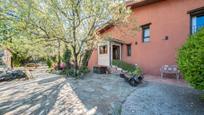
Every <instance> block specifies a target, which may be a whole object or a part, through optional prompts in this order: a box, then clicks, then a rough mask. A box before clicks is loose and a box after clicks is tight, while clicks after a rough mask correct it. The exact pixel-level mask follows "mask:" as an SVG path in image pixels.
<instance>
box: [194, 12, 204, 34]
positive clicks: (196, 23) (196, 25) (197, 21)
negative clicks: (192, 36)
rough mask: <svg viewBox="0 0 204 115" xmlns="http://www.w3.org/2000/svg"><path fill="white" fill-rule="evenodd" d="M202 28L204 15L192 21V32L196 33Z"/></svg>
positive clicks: (195, 17)
mask: <svg viewBox="0 0 204 115" xmlns="http://www.w3.org/2000/svg"><path fill="white" fill-rule="evenodd" d="M202 27H204V14H203V15H199V16H193V17H192V20H191V32H192V33H195V32H197V31H198V30H199V29H200V28H202Z"/></svg>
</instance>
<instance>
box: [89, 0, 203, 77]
mask: <svg viewBox="0 0 204 115" xmlns="http://www.w3.org/2000/svg"><path fill="white" fill-rule="evenodd" d="M203 6H204V0H164V1H160V2H157V3H153V4H150V5H146V6H142V7H138V8H135V9H134V10H133V13H132V15H131V16H130V17H129V18H130V19H131V21H130V24H129V26H128V27H126V26H122V25H121V26H117V27H112V28H111V29H109V30H107V31H105V32H104V33H103V34H102V35H103V36H111V37H113V38H116V39H122V40H124V41H127V42H130V43H131V44H132V45H131V47H132V55H131V56H130V57H128V56H127V48H126V45H123V46H122V60H124V61H126V62H128V63H132V64H138V65H140V66H141V67H142V69H143V71H144V73H147V74H154V75H158V74H159V73H160V72H159V68H160V67H161V66H162V65H164V64H176V54H177V50H178V49H179V48H180V47H181V46H182V44H183V43H184V42H185V40H186V39H187V37H188V36H189V34H190V15H189V14H187V12H188V11H190V10H193V9H196V8H199V7H203ZM135 23H136V25H137V26H141V25H144V24H147V23H151V25H150V39H151V40H150V42H149V43H143V42H142V32H141V30H138V31H136V30H135V32H133V33H132V32H130V31H132V30H130V27H131V26H136V25H135ZM131 33H132V34H131ZM165 36H168V40H164V38H165ZM136 42H137V44H135V43H136ZM94 64H97V52H95V51H94V52H93V54H92V56H91V59H90V62H89V68H92V67H93V65H94Z"/></svg>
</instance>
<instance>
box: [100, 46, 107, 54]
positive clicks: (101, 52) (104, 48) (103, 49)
mask: <svg viewBox="0 0 204 115" xmlns="http://www.w3.org/2000/svg"><path fill="white" fill-rule="evenodd" d="M99 52H100V54H107V53H108V47H107V45H104V46H99Z"/></svg>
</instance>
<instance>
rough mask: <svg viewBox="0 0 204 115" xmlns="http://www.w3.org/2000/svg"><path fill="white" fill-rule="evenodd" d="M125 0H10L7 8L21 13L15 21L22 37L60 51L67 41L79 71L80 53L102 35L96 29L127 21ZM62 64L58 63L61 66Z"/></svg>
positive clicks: (18, 13)
mask: <svg viewBox="0 0 204 115" xmlns="http://www.w3.org/2000/svg"><path fill="white" fill-rule="evenodd" d="M120 1H121V0H113V1H111V0H110V1H109V0H8V1H6V2H3V4H4V6H6V8H3V9H7V11H8V10H11V9H12V11H13V12H14V14H15V15H17V19H18V21H13V22H14V23H13V24H12V25H13V26H15V28H16V29H17V30H19V31H20V32H21V33H23V34H21V35H22V36H24V37H26V38H28V37H29V36H30V37H31V38H34V39H36V40H39V41H42V43H43V42H46V43H49V44H51V45H53V46H56V47H57V48H56V49H57V50H58V51H57V55H58V59H59V63H60V58H59V57H60V51H61V49H63V48H62V47H63V44H65V45H66V46H68V47H69V48H70V50H71V51H72V56H73V59H74V69H75V73H76V72H77V70H78V69H79V66H81V65H80V64H81V63H80V60H79V58H80V56H84V55H83V53H84V52H85V51H86V50H88V49H91V48H93V47H94V46H95V44H96V43H97V42H98V39H99V38H100V37H99V36H98V34H97V32H96V30H97V29H98V28H99V27H101V25H103V24H105V23H106V24H109V23H111V24H115V25H116V24H118V23H125V22H127V17H128V16H129V14H130V10H128V8H127V7H126V6H125V4H123V3H121V2H120ZM59 63H58V65H59Z"/></svg>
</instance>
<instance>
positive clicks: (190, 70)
mask: <svg viewBox="0 0 204 115" xmlns="http://www.w3.org/2000/svg"><path fill="white" fill-rule="evenodd" d="M177 63H178V66H179V69H180V70H181V72H182V74H183V76H184V78H185V80H186V81H188V82H189V83H190V84H191V85H192V86H193V87H194V88H196V89H204V28H203V29H201V30H200V31H199V32H197V33H195V34H193V35H191V36H190V37H189V38H188V39H187V41H186V43H185V44H184V45H183V46H182V48H181V49H179V52H178V57H177Z"/></svg>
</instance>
